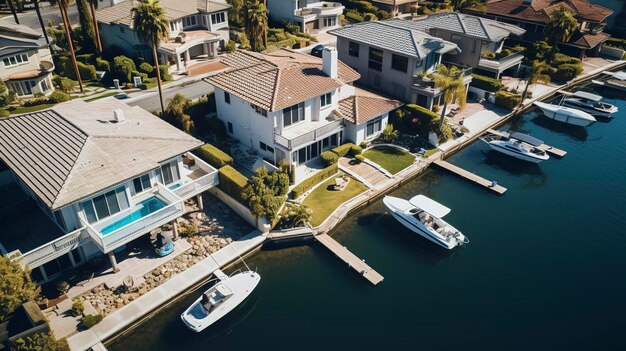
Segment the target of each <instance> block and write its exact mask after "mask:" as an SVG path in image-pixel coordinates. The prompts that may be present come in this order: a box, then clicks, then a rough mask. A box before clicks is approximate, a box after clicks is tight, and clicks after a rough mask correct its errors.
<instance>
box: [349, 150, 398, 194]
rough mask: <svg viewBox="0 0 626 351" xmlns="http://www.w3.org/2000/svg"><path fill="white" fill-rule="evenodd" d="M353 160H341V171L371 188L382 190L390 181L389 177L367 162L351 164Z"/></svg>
mask: <svg viewBox="0 0 626 351" xmlns="http://www.w3.org/2000/svg"><path fill="white" fill-rule="evenodd" d="M352 160H353V159H351V158H348V157H342V158H340V159H339V169H341V170H342V171H344V172H346V173H348V174H350V175H351V176H353V177H355V178H356V179H358V180H359V181H361V182H363V183H364V184H365V185H367V186H368V187H370V188H374V189H380V188H381V187H383V186H384V185H385V184H386V183H387V182H388V181H389V179H390V178H389V177H388V176H387V175H386V174H385V173H383V172H382V171H380V170H378V169H377V168H376V167H374V166H372V165H370V164H369V163H367V162H361V163H355V164H351V163H350V162H351V161H352Z"/></svg>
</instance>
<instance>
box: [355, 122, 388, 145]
mask: <svg viewBox="0 0 626 351" xmlns="http://www.w3.org/2000/svg"><path fill="white" fill-rule="evenodd" d="M392 127H393V126H392ZM359 146H360V147H361V149H366V148H367V147H368V146H370V143H369V142H368V141H367V140H363V141H362V142H361V143H360V144H359Z"/></svg>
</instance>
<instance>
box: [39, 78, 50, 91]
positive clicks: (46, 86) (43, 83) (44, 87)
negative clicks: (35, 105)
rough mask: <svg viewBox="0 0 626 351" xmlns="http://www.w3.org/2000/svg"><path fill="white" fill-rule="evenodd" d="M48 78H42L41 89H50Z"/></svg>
mask: <svg viewBox="0 0 626 351" xmlns="http://www.w3.org/2000/svg"><path fill="white" fill-rule="evenodd" d="M46 79H47V78H44V79H42V80H41V91H42V92H44V91H48V89H49V88H48V82H47V81H46Z"/></svg>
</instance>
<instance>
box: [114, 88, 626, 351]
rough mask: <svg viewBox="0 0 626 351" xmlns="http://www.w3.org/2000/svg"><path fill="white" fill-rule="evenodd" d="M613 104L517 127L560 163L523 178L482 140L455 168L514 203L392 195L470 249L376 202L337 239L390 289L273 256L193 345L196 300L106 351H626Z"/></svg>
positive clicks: (619, 123)
mask: <svg viewBox="0 0 626 351" xmlns="http://www.w3.org/2000/svg"><path fill="white" fill-rule="evenodd" d="M600 93H601V94H603V95H604V96H607V95H609V94H610V91H600ZM607 101H608V102H611V103H615V104H617V105H618V106H619V108H620V109H621V110H622V112H620V113H619V114H618V115H617V116H616V118H615V119H614V120H613V121H610V122H608V123H595V124H594V125H592V126H590V127H587V128H586V129H578V128H568V127H567V126H563V125H560V124H557V123H556V122H551V121H547V120H545V119H544V118H542V117H539V116H538V114H537V113H536V112H534V111H532V112H530V113H527V114H526V115H524V116H523V117H522V118H518V119H516V120H514V121H512V122H511V123H510V124H509V125H508V126H507V128H508V127H510V128H512V129H514V130H518V131H523V132H527V133H530V134H532V135H533V136H536V137H538V138H540V139H543V140H544V141H545V142H546V143H548V144H551V145H554V146H557V147H559V148H562V149H564V150H566V151H568V154H567V156H566V157H565V158H563V159H554V158H553V159H550V160H548V161H546V162H544V163H542V164H541V165H539V166H535V165H525V164H522V163H521V162H518V161H516V160H511V159H508V158H506V157H499V155H494V154H493V152H490V151H487V150H488V148H487V147H486V145H482V144H481V143H480V142H477V143H475V144H473V145H471V146H469V147H468V148H466V149H464V150H463V151H461V152H459V153H458V154H456V155H454V156H453V157H451V158H450V161H451V162H453V163H455V164H457V165H459V166H462V167H464V168H467V169H469V170H471V171H474V172H476V173H478V174H480V175H483V176H485V177H486V178H488V179H496V180H498V182H499V184H501V185H503V186H505V187H507V188H508V191H507V193H506V194H505V195H504V196H502V197H498V196H496V195H493V194H491V193H489V192H487V191H486V190H484V189H480V188H479V187H477V186H475V185H473V184H469V183H467V182H464V181H462V180H460V179H458V178H456V177H454V176H451V175H448V174H445V173H443V172H440V171H428V172H427V173H426V174H424V175H423V176H421V177H420V178H418V179H416V180H415V181H413V182H411V183H410V184H407V185H406V186H404V187H403V188H401V189H399V190H398V191H396V192H395V193H394V194H393V195H396V196H401V197H410V196H413V195H415V194H418V193H423V194H426V195H427V196H430V197H432V198H434V199H436V200H438V201H440V202H442V203H443V204H445V205H446V206H448V207H450V208H452V209H453V210H452V213H450V214H449V215H448V216H447V217H446V218H447V219H448V221H449V222H450V223H452V224H453V225H454V226H456V227H457V228H459V229H461V230H462V231H463V232H464V233H465V234H466V235H467V236H468V237H469V239H470V240H471V242H470V243H469V245H467V246H465V247H461V248H459V249H457V250H454V251H446V250H444V249H440V248H438V247H436V246H435V245H434V244H431V243H430V242H427V241H426V240H425V239H422V238H420V237H417V236H416V235H414V234H412V233H410V232H408V231H407V230H406V229H404V227H402V226H401V225H400V224H398V223H397V222H396V221H395V220H394V219H393V218H391V217H390V216H389V215H388V214H386V211H385V208H384V206H383V205H382V202H381V201H378V202H376V203H374V204H373V205H372V206H370V207H368V208H367V209H364V210H362V211H361V212H359V213H358V214H355V215H353V216H352V217H351V218H350V219H349V220H347V221H345V222H344V223H343V224H342V225H341V226H340V227H338V228H337V229H336V230H335V232H334V233H333V236H334V238H335V239H337V240H338V241H339V242H341V243H342V244H344V245H346V246H347V247H348V248H349V249H351V250H352V251H353V252H355V253H356V254H357V255H358V256H360V257H362V258H365V259H366V260H367V262H368V263H369V264H370V265H371V266H372V267H374V268H375V269H376V270H377V271H378V272H380V273H381V274H382V275H384V276H385V280H384V281H383V282H382V283H381V284H380V285H378V286H375V287H373V286H370V284H369V283H367V282H366V281H365V280H363V279H361V278H360V277H358V275H356V274H355V273H353V272H352V271H350V270H348V269H347V267H345V266H344V265H343V264H342V263H340V261H338V260H337V259H336V258H335V257H333V256H332V255H331V254H329V253H328V252H326V251H325V250H324V249H322V248H321V247H319V246H318V245H316V244H313V245H310V246H301V247H295V248H289V249H283V250H273V251H268V250H266V251H262V252H261V253H259V254H258V255H256V256H255V257H254V258H252V259H250V260H249V262H248V263H249V264H250V265H252V266H256V267H258V270H259V272H260V273H261V276H262V280H261V283H260V285H259V287H258V288H257V289H256V291H255V293H254V295H253V296H252V298H251V299H249V300H248V301H247V302H246V304H245V305H243V306H241V307H240V308H239V309H237V310H236V311H235V312H233V313H231V315H229V316H228V317H227V318H226V319H224V320H222V321H220V322H219V323H218V324H217V325H216V326H215V328H213V329H211V330H207V331H205V332H203V333H200V334H195V333H192V332H189V331H187V330H185V328H184V327H183V325H182V323H181V322H180V320H179V319H178V316H179V314H180V313H181V312H182V311H183V310H184V309H185V308H186V307H187V306H188V305H189V304H190V303H191V302H192V301H193V300H194V299H195V298H196V297H197V295H198V293H199V292H195V293H193V294H190V295H189V296H187V297H185V298H184V299H182V300H181V301H180V302H179V303H176V304H175V305H173V306H171V307H168V308H166V309H165V310H163V311H162V312H160V313H158V314H157V316H155V317H153V318H152V319H150V320H149V321H147V322H146V323H144V324H142V325H141V326H139V327H138V328H137V329H135V330H134V331H132V332H131V333H129V334H128V335H126V336H123V337H121V338H119V339H117V340H116V341H115V343H114V344H113V345H110V350H114V351H118V350H119V351H122V350H210V349H215V350H273V349H275V350H285V349H297V350H311V351H313V350H315V351H317V350H335V349H340V348H342V349H348V350H352V349H360V350H381V349H382V350H398V349H402V350H404V349H434V350H458V349H460V348H462V349H463V350H531V349H538V350H590V349H602V350H604V349H609V350H615V349H620V350H623V349H625V347H626V341H624V340H623V337H622V335H623V332H624V330H626V322H625V318H626V279H625V277H626V230H624V228H625V227H626V220H625V219H624V215H623V211H624V209H625V208H626V142H625V141H624V140H625V137H626V102H625V101H624V100H617V99H614V98H609V99H607ZM203 289H204V288H203Z"/></svg>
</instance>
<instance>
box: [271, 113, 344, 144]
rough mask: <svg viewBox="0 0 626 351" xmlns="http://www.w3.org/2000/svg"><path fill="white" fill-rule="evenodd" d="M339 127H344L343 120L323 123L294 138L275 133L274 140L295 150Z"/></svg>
mask: <svg viewBox="0 0 626 351" xmlns="http://www.w3.org/2000/svg"><path fill="white" fill-rule="evenodd" d="M337 128H343V120H341V119H338V120H335V121H332V122H330V123H328V124H326V125H323V126H321V127H319V128H317V129H314V130H312V131H310V132H307V133H304V134H302V135H299V136H297V137H295V138H292V139H288V138H286V137H284V136H282V135H280V134H278V133H274V141H275V142H276V143H277V144H278V145H281V146H283V147H286V148H287V149H289V150H293V149H294V148H296V147H298V146H300V145H304V144H306V143H310V142H313V141H315V140H318V139H319V138H320V137H322V136H325V135H326V134H328V133H331V132H333V131H335V130H337Z"/></svg>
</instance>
